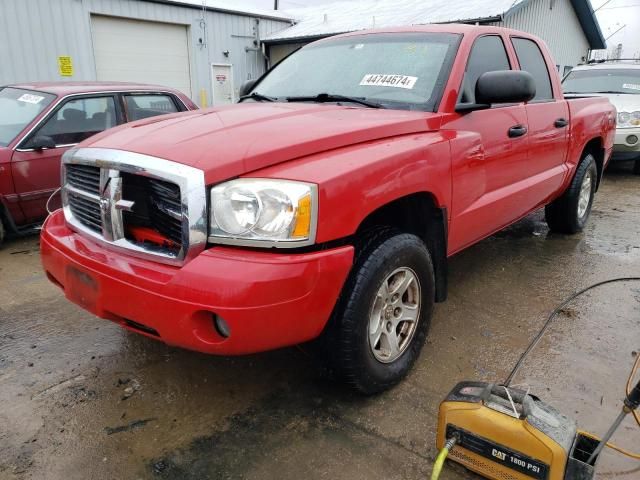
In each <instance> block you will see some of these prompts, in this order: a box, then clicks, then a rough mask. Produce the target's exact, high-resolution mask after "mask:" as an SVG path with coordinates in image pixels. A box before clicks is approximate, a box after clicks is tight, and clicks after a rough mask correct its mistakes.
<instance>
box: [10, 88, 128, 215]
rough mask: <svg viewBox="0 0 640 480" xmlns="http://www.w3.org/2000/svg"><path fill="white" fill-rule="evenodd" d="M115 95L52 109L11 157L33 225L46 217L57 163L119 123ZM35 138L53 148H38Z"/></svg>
mask: <svg viewBox="0 0 640 480" xmlns="http://www.w3.org/2000/svg"><path fill="white" fill-rule="evenodd" d="M119 118H121V116H120V114H119V112H118V111H117V109H116V101H115V97H114V95H91V96H77V97H73V98H71V99H69V100H66V101H65V102H63V103H62V104H60V105H59V106H58V107H57V108H55V109H54V110H53V111H52V112H51V113H50V114H49V115H48V116H47V118H46V119H45V120H44V121H43V122H42V123H41V124H40V126H39V127H37V128H36V129H35V130H34V131H33V132H32V133H31V134H30V135H29V136H28V137H26V138H25V139H24V140H23V141H22V143H21V144H20V145H19V146H18V148H17V149H16V151H15V152H14V154H13V157H12V161H11V170H12V174H13V181H14V185H15V191H16V194H17V195H18V201H19V202H20V207H21V208H22V212H23V213H24V216H25V223H34V222H38V221H40V220H42V219H43V218H45V217H46V215H47V209H46V204H47V200H48V199H49V197H50V196H51V194H52V193H53V192H55V190H56V189H57V188H58V187H60V160H61V158H62V155H63V154H64V153H65V152H66V151H67V150H68V149H69V148H71V147H73V146H75V145H77V144H78V143H80V142H81V141H83V140H85V139H86V138H89V137H91V136H92V135H95V134H96V133H99V132H102V131H103V130H106V129H108V128H111V127H115V126H116V125H117V124H118V123H121V122H120V121H119V120H118V119H119ZM37 137H49V138H50V139H52V140H53V143H55V147H54V148H44V149H42V148H37V147H38V146H37V145H36V142H35V139H36V138H37Z"/></svg>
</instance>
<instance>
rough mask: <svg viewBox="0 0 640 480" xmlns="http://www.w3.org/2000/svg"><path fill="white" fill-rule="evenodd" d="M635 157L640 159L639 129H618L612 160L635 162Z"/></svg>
mask: <svg viewBox="0 0 640 480" xmlns="http://www.w3.org/2000/svg"><path fill="white" fill-rule="evenodd" d="M634 137H635V141H633V140H634ZM637 157H640V128H618V129H617V130H616V139H615V143H614V145H613V158H612V160H614V161H616V160H620V161H623V160H635V159H636V158H637Z"/></svg>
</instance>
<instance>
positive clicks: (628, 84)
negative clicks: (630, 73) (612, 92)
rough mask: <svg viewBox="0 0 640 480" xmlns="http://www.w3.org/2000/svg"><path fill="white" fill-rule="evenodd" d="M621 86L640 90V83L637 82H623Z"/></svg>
mask: <svg viewBox="0 0 640 480" xmlns="http://www.w3.org/2000/svg"><path fill="white" fill-rule="evenodd" d="M622 88H628V89H629V90H640V84H638V83H625V84H624V85H622Z"/></svg>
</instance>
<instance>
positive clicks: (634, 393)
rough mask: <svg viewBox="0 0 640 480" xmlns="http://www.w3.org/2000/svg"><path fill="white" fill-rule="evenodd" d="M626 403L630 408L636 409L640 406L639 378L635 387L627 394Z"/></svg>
mask: <svg viewBox="0 0 640 480" xmlns="http://www.w3.org/2000/svg"><path fill="white" fill-rule="evenodd" d="M624 404H625V406H626V407H627V408H628V409H629V410H635V409H636V408H638V407H640V380H638V383H637V384H636V386H635V387H634V389H633V390H631V392H630V393H629V395H627V398H626V399H625V401H624Z"/></svg>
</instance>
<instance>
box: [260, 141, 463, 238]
mask: <svg viewBox="0 0 640 480" xmlns="http://www.w3.org/2000/svg"><path fill="white" fill-rule="evenodd" d="M251 176H260V177H263V178H265V177H266V178H282V179H289V180H300V181H305V182H312V183H316V184H318V185H319V209H318V212H319V213H318V216H319V218H318V230H317V235H316V241H317V242H318V243H322V242H327V241H331V240H336V239H340V238H344V237H348V236H350V235H353V234H354V233H355V232H356V231H357V229H358V227H359V226H360V224H361V223H362V221H363V220H364V219H365V218H367V216H369V215H370V214H371V213H372V212H374V211H375V210H377V209H378V208H380V207H382V206H384V205H386V204H388V203H391V202H392V201H394V200H396V199H398V198H401V197H405V196H407V195H411V194H413V193H418V192H428V193H430V194H431V196H432V197H433V198H434V200H435V202H436V206H438V207H447V206H448V205H449V204H450V201H451V161H450V151H449V141H448V139H447V138H445V136H444V135H443V134H442V133H440V132H426V133H420V134H412V135H404V136H400V137H393V138H388V139H381V140H376V141H373V142H367V143H361V144H358V145H352V146H349V147H345V148H341V149H338V150H334V151H331V152H323V153H321V154H317V155H312V156H309V157H305V158H302V159H298V160H295V161H291V162H287V163H283V164H279V165H276V166H273V167H270V168H267V169H264V170H260V171H257V172H253V173H252V174H251Z"/></svg>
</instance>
